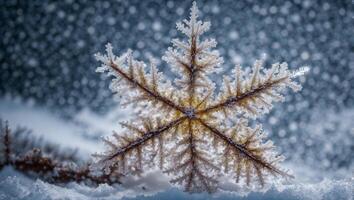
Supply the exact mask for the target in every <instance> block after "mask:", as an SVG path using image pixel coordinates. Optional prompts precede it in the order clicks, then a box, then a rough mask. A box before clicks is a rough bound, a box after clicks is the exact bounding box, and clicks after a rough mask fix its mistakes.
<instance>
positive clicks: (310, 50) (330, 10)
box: [0, 0, 354, 178]
mask: <svg viewBox="0 0 354 200" xmlns="http://www.w3.org/2000/svg"><path fill="white" fill-rule="evenodd" d="M197 3H198V7H199V9H200V10H201V14H200V16H201V18H202V19H203V20H207V21H211V23H212V27H211V31H209V32H208V33H207V36H211V37H214V38H215V39H216V40H217V41H218V46H217V49H218V50H219V51H220V52H221V55H222V56H223V57H224V60H225V64H224V67H223V69H224V70H223V72H222V74H227V73H229V72H230V70H231V68H232V67H233V66H234V65H235V64H236V63H241V64H242V65H243V66H244V67H247V66H250V65H252V64H253V62H254V61H255V59H258V58H260V57H261V56H262V55H263V54H266V56H267V62H266V64H267V65H268V66H270V64H271V63H274V62H283V61H286V62H288V63H289V65H290V68H291V69H297V68H299V67H301V66H309V68H310V72H309V73H308V74H307V75H306V76H305V77H301V78H300V82H301V83H302V85H303V90H302V91H301V92H299V93H296V94H294V93H291V92H289V94H287V96H286V101H285V102H283V103H277V104H276V105H275V107H274V110H273V111H272V112H271V113H269V114H267V115H265V116H264V117H262V118H261V119H260V121H262V122H263V124H264V128H265V129H266V130H267V131H268V132H269V137H270V138H271V139H272V140H274V142H275V145H276V146H277V147H278V148H279V151H281V152H282V153H283V154H284V155H285V156H286V157H287V162H286V163H289V165H292V166H294V167H290V168H292V169H293V170H300V171H301V170H302V169H305V168H309V169H313V170H314V169H316V170H320V171H321V172H325V173H322V176H331V177H337V176H338V177H343V176H348V175H349V176H350V175H351V176H352V175H353V171H354V157H353V155H354V104H353V103H354V37H353V34H354V9H353V8H354V7H353V5H354V4H353V2H352V1H351V0H338V1H330V0H327V1H325V0H318V1H316V0H312V1H310V0H305V1H304V0H293V1H283V0H279V1H256V0H245V1H233V0H223V1H216V0H214V1H213V0H206V1H197ZM191 4H192V3H191V1H167V0H166V1H165V0H145V1H139V0H129V1H128V0H125V1H123V0H122V1H119V0H117V1H94V0H92V1H88V0H62V1H42V0H31V1H21V0H18V1H13V0H0V9H1V11H0V19H1V20H0V35H1V37H0V69H1V74H0V99H1V100H0V103H1V105H0V117H1V118H3V119H5V120H6V119H7V120H9V121H10V124H13V125H21V126H27V127H29V128H32V129H35V130H34V132H36V131H37V132H41V133H40V134H41V136H42V137H43V138H44V139H46V138H47V139H49V140H50V139H52V140H54V141H55V142H57V143H70V141H69V140H71V143H72V145H71V146H74V147H75V146H76V147H79V148H83V149H85V148H86V149H87V150H88V151H96V150H97V148H98V147H97V146H96V145H97V144H100V143H101V142H100V141H99V140H98V138H99V136H101V135H106V134H110V133H111V132H110V131H111V130H112V129H116V128H117V127H118V126H117V123H118V121H119V120H121V119H126V118H127V116H126V114H123V111H122V110H121V109H120V108H117V105H116V102H115V101H114V99H113V98H112V93H111V91H110V90H109V88H108V85H109V83H110V80H109V79H108V78H106V77H105V76H101V75H100V74H97V73H95V68H96V67H97V66H98V62H96V61H95V60H94V57H93V54H94V53H96V52H102V51H104V45H105V44H106V43H107V42H111V43H112V45H113V46H114V47H115V50H116V53H117V54H120V53H122V52H124V51H126V50H127V49H128V48H131V49H133V50H134V51H135V53H134V56H136V57H137V58H139V59H141V60H144V61H146V60H147V58H148V57H149V56H154V57H155V58H157V59H160V62H159V69H160V70H161V71H163V72H164V73H165V74H166V75H167V76H169V77H171V78H173V77H174V75H173V74H172V73H171V71H170V69H169V66H168V65H167V64H166V63H165V62H162V61H161V56H162V55H163V53H164V51H165V50H166V49H167V47H168V46H170V45H171V43H170V41H171V39H172V38H175V37H181V34H180V33H178V32H177V31H176V29H175V23H176V22H177V21H180V20H182V19H184V18H186V17H187V16H188V15H189V8H190V7H191ZM221 77H222V75H221V74H220V75H219V76H214V77H212V78H213V80H215V81H216V82H217V83H220V78H221ZM41 116H42V117H41ZM43 116H44V117H43ZM48 116H54V117H53V118H51V117H48ZM56 119H58V120H60V122H56V121H55V120H56ZM45 120H47V121H45ZM41 126H45V127H47V128H43V127H41ZM70 127H74V128H70ZM77 127H81V128H82V127H83V129H80V128H77ZM72 130H74V131H72ZM53 132H54V133H55V134H53ZM92 132H95V133H92ZM58 137H60V139H58ZM73 138H85V139H87V140H88V141H89V142H88V143H84V144H80V142H78V141H82V140H79V139H77V140H75V139H73ZM63 141H65V142H63ZM73 141H74V142H73ZM63 145H65V144H63ZM90 145H91V146H90ZM304 171H305V170H304ZM322 178H323V177H322Z"/></svg>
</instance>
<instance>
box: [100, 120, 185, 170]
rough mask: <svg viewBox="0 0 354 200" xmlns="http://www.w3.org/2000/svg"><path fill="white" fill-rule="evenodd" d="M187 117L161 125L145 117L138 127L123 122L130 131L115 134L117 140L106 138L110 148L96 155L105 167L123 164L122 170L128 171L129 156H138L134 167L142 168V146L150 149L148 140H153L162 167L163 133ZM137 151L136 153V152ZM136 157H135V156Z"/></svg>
mask: <svg viewBox="0 0 354 200" xmlns="http://www.w3.org/2000/svg"><path fill="white" fill-rule="evenodd" d="M185 119H186V117H180V118H178V119H175V120H172V121H171V122H167V123H164V124H163V125H160V124H159V123H157V124H156V123H155V124H154V123H153V121H151V120H149V119H145V120H144V123H143V124H142V126H140V127H138V126H135V125H133V124H127V123H122V126H123V127H125V128H126V129H128V130H129V133H127V134H123V135H118V134H116V133H115V134H114V135H113V137H114V138H115V140H116V141H115V142H112V141H111V140H109V139H104V142H105V143H106V144H107V145H108V146H109V147H110V150H109V151H107V152H105V153H104V154H96V155H95V157H98V158H99V161H98V163H100V164H103V168H104V169H107V170H109V169H111V168H112V167H113V168H114V167H117V165H121V166H120V167H121V170H122V171H126V166H127V160H129V158H133V157H136V159H135V161H133V164H131V166H133V165H134V169H133V170H141V169H142V160H143V158H142V155H141V152H142V148H145V149H146V151H148V149H147V148H146V146H149V144H148V142H149V141H151V143H150V145H151V147H152V148H153V149H152V151H154V152H158V153H159V155H160V167H161V168H162V165H163V161H162V160H163V155H162V154H163V141H162V140H161V139H162V137H161V135H162V134H163V133H165V132H168V131H169V130H170V129H172V128H173V127H175V126H178V125H179V124H180V123H182V122H183V121H185ZM158 122H160V121H158ZM154 139H155V140H158V142H159V145H158V146H159V148H158V149H157V150H156V149H155V146H156V141H155V140H154ZM134 151H135V153H134ZM133 159H134V158H133Z"/></svg>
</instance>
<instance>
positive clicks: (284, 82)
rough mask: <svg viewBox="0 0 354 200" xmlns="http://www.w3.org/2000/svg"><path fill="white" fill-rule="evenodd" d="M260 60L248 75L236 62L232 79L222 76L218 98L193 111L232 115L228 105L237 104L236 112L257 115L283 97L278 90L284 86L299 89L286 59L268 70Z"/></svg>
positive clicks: (282, 90)
mask: <svg viewBox="0 0 354 200" xmlns="http://www.w3.org/2000/svg"><path fill="white" fill-rule="evenodd" d="M262 63H263V61H262V60H258V61H256V62H255V64H254V66H253V71H252V74H250V75H247V74H245V72H244V71H242V70H241V67H240V66H239V65H238V66H236V69H235V70H234V73H235V79H234V81H233V83H231V82H230V80H231V78H230V77H225V79H224V83H223V85H224V88H223V92H222V93H221V94H220V95H219V97H218V99H219V100H218V101H217V102H216V103H214V104H212V105H209V106H207V108H205V109H201V110H199V111H197V112H196V113H197V114H199V115H204V114H211V113H213V112H218V111H223V112H224V113H227V114H231V115H232V114H233V113H235V112H233V111H232V109H230V108H238V109H239V113H240V111H243V112H244V113H246V114H248V116H250V117H256V116H259V115H260V114H262V113H265V112H268V111H269V110H270V109H271V108H272V102H273V101H282V100H283V99H284V97H283V95H282V94H281V93H282V92H284V90H285V89H286V88H287V87H290V88H292V89H293V90H294V91H298V90H300V89H301V86H299V85H298V84H297V83H296V82H294V81H293V78H294V76H293V73H292V72H291V71H289V70H288V67H287V64H286V63H282V64H279V63H276V64H273V66H272V68H271V69H270V70H266V69H264V68H263V67H262ZM261 70H263V73H262V71H261Z"/></svg>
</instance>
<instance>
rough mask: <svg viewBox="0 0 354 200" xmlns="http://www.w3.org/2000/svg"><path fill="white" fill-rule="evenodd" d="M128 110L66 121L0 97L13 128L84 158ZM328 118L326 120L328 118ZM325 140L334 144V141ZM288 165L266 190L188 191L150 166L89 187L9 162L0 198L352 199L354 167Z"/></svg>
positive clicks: (0, 110) (0, 112)
mask: <svg viewBox="0 0 354 200" xmlns="http://www.w3.org/2000/svg"><path fill="white" fill-rule="evenodd" d="M113 113H115V114H113ZM126 113H127V110H126V109H125V110H124V109H113V110H112V112H110V113H108V114H106V115H105V116H98V115H97V114H94V113H93V112H90V111H89V110H84V111H82V112H80V113H77V116H74V120H73V121H66V120H64V119H62V118H60V117H59V116H56V115H55V114H53V113H51V112H49V111H48V110H45V109H41V108H38V107H33V106H31V104H28V103H21V101H14V100H9V99H1V100H0V117H1V118H4V119H6V120H9V121H10V125H11V127H12V128H13V127H15V126H17V125H21V126H26V127H27V128H30V129H32V130H33V133H34V134H38V135H39V136H42V137H43V138H45V139H46V140H48V141H50V142H54V143H59V144H60V145H61V146H62V147H71V148H73V147H74V148H78V149H79V152H80V154H81V155H83V156H84V157H86V158H89V155H90V154H91V153H93V152H99V151H102V150H103V146H102V143H101V142H100V141H99V137H101V136H104V135H107V134H110V133H111V131H112V130H117V129H118V130H119V128H120V127H119V125H118V123H117V122H118V121H120V120H122V118H123V117H124V116H127V115H126ZM353 113H354V111H353V110H349V111H346V112H345V113H339V115H338V116H339V117H340V118H342V117H344V118H348V116H349V117H350V116H353ZM29 119H30V120H29ZM334 120H335V117H330V118H329V119H328V120H327V121H329V122H331V123H334V122H333V121H334ZM324 123H328V122H326V119H325V122H324ZM341 123H342V125H341V126H340V127H341V128H342V129H344V130H348V129H350V127H351V125H350V120H347V121H345V120H342V121H341ZM318 126H320V125H318ZM308 128H309V129H313V130H314V131H315V130H316V134H317V135H321V132H322V131H321V130H322V129H323V128H319V127H317V126H316V127H313V125H311V126H309V127H308ZM344 130H342V132H344ZM339 131H341V130H339ZM345 136H346V135H343V134H342V137H343V138H341V139H340V140H338V139H336V140H335V141H345ZM350 136H352V135H350ZM338 137H340V136H338ZM59 138H60V139H59ZM318 138H319V142H321V143H323V142H324V141H323V138H322V139H321V137H318ZM349 139H350V137H349ZM325 145H327V146H328V145H331V143H330V141H329V142H328V143H325ZM348 159H350V158H348ZM310 163H311V162H310ZM284 165H285V167H286V168H288V169H290V170H292V171H293V173H294V175H295V177H296V179H295V180H292V181H291V182H278V183H273V184H272V185H270V186H269V188H267V189H265V190H264V191H263V192H249V191H247V190H244V189H243V190H240V188H238V186H237V185H236V184H234V183H232V181H231V180H227V179H225V180H224V181H223V183H222V184H221V188H222V190H223V191H222V192H218V193H216V194H213V195H211V196H210V195H208V194H205V193H202V194H187V193H184V192H182V190H180V189H178V188H175V187H173V186H172V185H170V184H169V182H168V177H166V176H165V175H164V174H162V173H161V172H159V171H157V170H155V171H154V170H152V171H150V172H146V173H145V174H144V175H143V176H142V177H126V178H125V179H123V180H122V182H123V184H122V185H120V186H114V187H112V186H108V185H100V186H99V187H97V188H90V187H87V186H85V185H81V184H77V183H70V184H67V185H61V186H60V185H53V184H49V183H46V182H43V181H41V180H33V179H30V178H27V177H26V176H24V175H22V174H21V173H18V172H16V171H15V170H13V169H12V168H10V167H7V168H5V169H4V170H2V171H1V172H0V180H1V181H0V199H186V198H187V199H353V196H354V170H353V167H352V168H349V169H341V170H336V171H324V170H319V169H318V168H317V167H316V166H315V165H308V164H307V165H306V164H305V162H304V161H300V160H298V159H295V160H290V161H287V162H286V163H285V164H284Z"/></svg>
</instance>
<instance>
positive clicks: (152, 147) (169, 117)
mask: <svg viewBox="0 0 354 200" xmlns="http://www.w3.org/2000/svg"><path fill="white" fill-rule="evenodd" d="M209 28H210V23H209V22H202V21H200V20H198V8H197V6H196V3H195V2H194V3H193V6H192V8H191V13H190V18H189V20H183V21H182V22H179V23H177V29H178V30H179V31H180V32H181V33H183V34H184V35H185V36H186V37H187V40H180V39H174V40H172V44H173V46H172V47H170V48H168V50H167V51H166V53H165V55H164V56H163V57H162V59H163V60H164V61H166V62H167V63H168V64H170V65H171V66H172V70H173V71H174V72H175V73H176V74H177V76H178V78H176V80H174V81H173V83H171V82H170V81H168V80H166V79H165V77H164V75H163V74H162V73H159V72H158V70H157V67H156V65H155V62H151V64H150V69H147V68H148V67H147V66H146V64H145V63H144V62H141V61H137V60H135V59H134V58H133V56H132V51H131V50H129V51H127V52H126V53H124V54H123V55H121V56H116V55H115V54H114V53H113V48H112V46H111V44H107V45H106V54H105V55H102V54H99V53H98V54H96V55H95V56H96V58H97V60H98V61H100V62H101V63H102V65H101V66H100V67H98V68H97V72H107V73H108V74H109V75H112V76H113V77H114V78H113V80H112V84H111V87H110V88H111V89H112V91H113V92H114V93H116V94H118V96H120V97H122V101H121V102H122V104H124V105H126V104H133V105H135V106H136V107H138V108H141V111H142V112H141V113H140V116H139V117H138V119H134V120H133V122H129V123H127V122H124V123H122V126H123V127H125V130H126V132H124V133H120V134H118V133H114V135H113V136H112V138H107V139H105V143H106V144H107V145H108V146H109V148H108V149H107V151H106V152H104V153H102V154H97V155H96V156H97V158H98V160H97V163H98V164H99V165H100V166H102V168H103V169H104V170H105V171H106V172H111V171H112V170H114V171H119V172H120V173H122V174H140V173H141V172H142V171H143V170H144V168H145V169H146V168H150V167H152V166H154V165H155V166H159V167H160V168H161V170H163V172H164V173H166V174H169V175H170V176H171V182H172V183H175V184H177V185H182V186H184V188H185V191H188V192H202V191H207V192H214V191H216V190H217V189H218V184H219V177H221V176H225V175H227V176H228V177H230V178H231V177H232V178H233V179H234V180H235V182H237V183H239V184H240V186H245V187H248V186H264V184H265V182H266V180H267V179H269V178H271V177H275V176H278V175H279V176H281V177H292V175H290V174H289V173H288V172H287V171H284V170H282V169H281V168H280V167H279V166H278V163H279V162H280V161H282V160H283V157H282V156H280V155H279V154H278V153H277V152H276V151H275V150H274V146H273V143H272V142H271V141H265V137H266V135H265V133H264V132H263V130H262V127H261V126H260V125H256V126H255V127H253V128H252V127H250V126H249V125H248V119H255V118H257V117H258V116H260V115H262V114H264V113H266V112H268V111H269V110H270V109H271V108H272V103H273V102H276V101H282V100H283V98H284V97H283V95H282V93H283V92H284V91H285V89H286V88H287V87H290V88H291V89H293V90H294V91H298V90H299V89H300V86H299V85H298V84H297V83H295V82H294V81H293V79H294V78H295V77H297V76H299V75H301V74H303V73H305V71H306V69H305V68H304V69H301V70H299V71H297V72H291V71H290V70H289V69H288V66H287V64H286V63H275V64H273V65H272V66H271V68H270V69H266V68H264V67H263V63H264V60H263V59H261V60H257V61H256V62H255V64H254V66H253V67H252V70H243V69H241V66H240V65H237V66H236V67H235V69H234V70H233V73H232V74H230V75H227V76H224V81H223V85H222V87H221V90H220V91H219V92H216V91H215V84H214V83H213V81H212V80H211V79H209V77H210V76H211V74H212V73H215V72H218V69H219V68H220V66H221V64H222V63H223V59H222V58H221V57H220V56H219V52H218V51H216V50H212V49H213V48H214V47H216V41H215V40H214V39H202V37H201V36H202V35H203V33H205V32H206V31H208V30H209Z"/></svg>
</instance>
